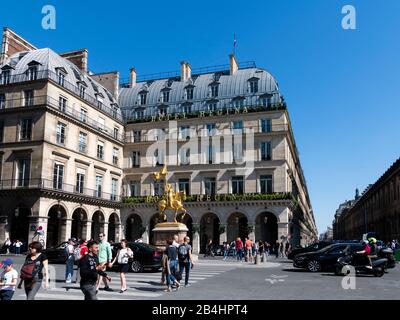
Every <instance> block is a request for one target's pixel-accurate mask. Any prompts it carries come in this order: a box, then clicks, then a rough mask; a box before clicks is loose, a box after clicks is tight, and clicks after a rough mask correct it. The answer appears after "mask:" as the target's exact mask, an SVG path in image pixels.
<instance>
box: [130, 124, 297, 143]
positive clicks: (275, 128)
mask: <svg viewBox="0 0 400 320" xmlns="http://www.w3.org/2000/svg"><path fill="white" fill-rule="evenodd" d="M154 129H155V128H154ZM161 130H162V129H158V130H157V133H158V135H155V133H156V132H154V133H145V134H140V135H136V134H126V136H125V142H126V143H136V142H155V141H159V140H164V139H171V137H169V136H168V132H169V130H168V129H165V130H163V133H162V132H161ZM240 130H242V131H243V133H246V132H249V130H253V132H254V133H255V134H257V133H271V132H286V131H288V130H289V125H288V124H286V123H278V124H272V125H270V126H267V127H262V126H244V127H243V128H241V129H235V128H233V127H231V128H215V130H211V131H208V130H207V129H206V128H203V129H197V130H195V129H193V130H191V129H190V130H188V133H187V134H184V133H183V132H178V134H176V132H175V139H178V140H186V139H187V138H191V137H193V138H195V137H214V136H226V135H235V134H239V133H240Z"/></svg>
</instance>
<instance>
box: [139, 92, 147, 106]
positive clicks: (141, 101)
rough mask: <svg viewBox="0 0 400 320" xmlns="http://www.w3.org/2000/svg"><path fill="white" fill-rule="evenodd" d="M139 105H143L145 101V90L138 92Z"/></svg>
mask: <svg viewBox="0 0 400 320" xmlns="http://www.w3.org/2000/svg"><path fill="white" fill-rule="evenodd" d="M139 97H140V105H145V104H146V103H147V92H142V93H140V94H139Z"/></svg>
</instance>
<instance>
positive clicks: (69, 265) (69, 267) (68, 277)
mask: <svg viewBox="0 0 400 320" xmlns="http://www.w3.org/2000/svg"><path fill="white" fill-rule="evenodd" d="M74 245H75V243H74V241H73V240H72V239H69V240H68V244H67V246H66V247H65V252H66V256H67V259H66V261H65V283H71V282H72V277H73V275H74V250H75V248H74Z"/></svg>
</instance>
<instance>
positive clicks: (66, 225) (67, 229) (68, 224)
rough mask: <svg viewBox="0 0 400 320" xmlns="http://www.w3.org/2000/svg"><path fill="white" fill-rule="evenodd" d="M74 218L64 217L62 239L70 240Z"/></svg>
mask: <svg viewBox="0 0 400 320" xmlns="http://www.w3.org/2000/svg"><path fill="white" fill-rule="evenodd" d="M71 229H72V219H64V221H63V228H62V229H61V240H62V241H68V239H70V238H71Z"/></svg>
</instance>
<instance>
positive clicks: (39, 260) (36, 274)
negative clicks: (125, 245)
mask: <svg viewBox="0 0 400 320" xmlns="http://www.w3.org/2000/svg"><path fill="white" fill-rule="evenodd" d="M28 248H29V252H30V253H29V254H28V255H27V257H26V259H25V262H24V264H23V266H22V268H21V272H20V278H21V281H20V283H19V285H18V289H21V287H22V282H23V283H24V289H25V294H26V299H27V300H35V296H36V294H37V292H38V291H39V289H40V287H41V286H42V282H43V278H44V288H45V289H48V288H49V270H48V260H47V256H46V255H45V254H44V253H42V250H43V246H42V244H41V243H40V242H39V241H34V242H32V243H30V244H29V246H28ZM43 271H44V274H43Z"/></svg>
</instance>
